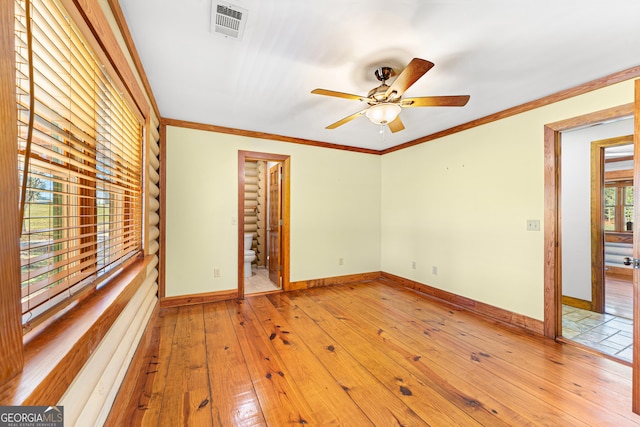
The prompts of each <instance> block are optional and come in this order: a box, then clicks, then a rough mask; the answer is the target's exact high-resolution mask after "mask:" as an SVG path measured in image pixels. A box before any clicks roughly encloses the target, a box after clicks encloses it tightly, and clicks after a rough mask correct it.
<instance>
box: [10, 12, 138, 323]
mask: <svg viewBox="0 0 640 427" xmlns="http://www.w3.org/2000/svg"><path fill="white" fill-rule="evenodd" d="M29 5H30V9H29V11H27V8H28V7H29ZM29 16H30V19H28V17H29ZM15 17H16V23H15V25H16V86H17V108H18V141H17V153H18V174H19V179H20V182H21V183H24V184H26V185H24V186H23V188H21V191H22V196H21V211H23V212H24V213H23V223H22V234H21V238H20V250H21V252H20V258H21V271H22V279H21V280H22V313H23V325H24V326H25V328H28V327H29V326H30V324H32V323H34V319H36V318H38V317H39V316H41V315H43V314H45V313H51V312H52V311H55V310H56V308H58V307H61V306H62V305H64V304H66V303H67V302H68V301H71V300H73V299H74V297H75V296H77V295H79V294H81V293H84V292H85V291H87V290H91V289H93V288H94V287H95V286H96V283H98V282H99V280H101V279H102V278H104V277H107V273H109V272H110V271H114V270H116V269H117V267H118V266H121V265H122V263H123V262H124V261H126V260H128V259H130V258H132V257H134V256H135V255H136V254H138V253H139V252H140V250H141V242H142V125H141V123H140V120H138V118H137V117H136V115H135V114H134V112H133V111H132V110H131V108H129V106H128V104H127V102H126V101H125V99H124V98H123V96H122V95H121V94H120V93H119V91H118V89H117V88H116V86H115V85H114V83H113V82H112V81H111V79H110V78H109V76H108V75H107V74H106V73H105V72H104V69H103V67H102V66H101V65H100V64H99V63H98V61H97V60H96V58H95V56H94V54H93V53H92V51H91V50H90V48H89V47H88V46H89V44H88V43H87V42H86V41H85V40H84V38H83V37H82V36H81V34H80V32H79V30H78V29H77V28H76V27H75V26H74V25H73V23H71V21H70V20H69V19H68V14H67V13H66V12H65V11H64V10H63V8H62V6H61V5H60V4H59V3H58V2H57V1H56V0H31V1H28V0H17V1H16V14H15ZM29 23H30V25H28V24H29ZM29 27H30V28H29ZM25 174H26V176H25ZM43 317H44V316H43Z"/></svg>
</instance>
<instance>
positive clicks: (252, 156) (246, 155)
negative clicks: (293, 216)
mask: <svg viewBox="0 0 640 427" xmlns="http://www.w3.org/2000/svg"><path fill="white" fill-rule="evenodd" d="M246 160H263V161H267V162H269V161H273V162H279V163H282V230H281V236H280V240H281V247H282V251H281V257H282V290H285V291H286V290H288V289H289V283H290V278H289V265H290V262H289V253H290V250H289V240H290V224H291V221H290V189H291V157H290V156H288V155H283V154H271V153H261V152H256V151H242V150H238V299H244V182H245V178H244V173H245V171H244V162H245V161H246Z"/></svg>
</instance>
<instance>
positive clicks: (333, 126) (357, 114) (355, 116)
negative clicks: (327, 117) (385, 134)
mask: <svg viewBox="0 0 640 427" xmlns="http://www.w3.org/2000/svg"><path fill="white" fill-rule="evenodd" d="M365 111H367V109H366V108H365V109H364V110H362V111H358V112H357V113H354V114H352V115H350V116H347V117H345V118H344V119H341V120H338V121H337V122H335V123H332V124H330V125H329V126H327V127H326V128H325V129H335V128H337V127H338V126H342V125H343V124H345V123H348V122H350V121H351V120H353V119H357V118H358V117H360V116H362V115H364V113H365Z"/></svg>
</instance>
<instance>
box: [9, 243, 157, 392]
mask: <svg viewBox="0 0 640 427" xmlns="http://www.w3.org/2000/svg"><path fill="white" fill-rule="evenodd" d="M153 258H154V256H152V255H149V256H146V257H142V256H140V257H137V258H135V259H133V260H131V261H130V263H129V265H127V266H126V267H124V268H123V269H122V271H121V272H120V273H119V274H117V275H115V276H114V277H113V278H111V280H109V282H108V283H107V284H105V285H103V286H102V287H101V288H100V289H98V290H96V291H95V292H93V293H91V294H90V295H88V296H87V298H86V299H84V300H83V301H82V304H76V305H75V306H73V307H72V308H70V309H69V310H68V311H67V312H66V313H64V315H63V316H59V317H58V318H57V319H55V320H51V321H50V323H48V324H46V325H45V324H43V325H41V327H39V328H38V329H36V330H34V331H32V332H30V333H29V334H27V335H25V345H24V369H23V371H22V373H20V374H19V375H17V376H16V377H14V378H13V379H11V380H10V381H8V382H7V383H6V384H4V385H3V386H2V387H1V388H0V405H43V404H51V405H53V404H55V403H56V402H58V401H59V400H60V398H61V397H62V396H63V395H64V393H65V391H66V390H67V388H68V387H69V385H71V383H72V382H73V380H74V379H75V377H76V376H77V375H78V373H79V372H80V370H81V369H82V368H83V366H84V365H85V363H86V362H87V361H88V360H89V358H90V357H91V355H92V354H93V352H94V351H95V350H96V348H97V347H98V345H99V344H100V342H101V341H102V339H103V338H104V336H105V335H106V334H107V332H108V331H109V329H110V328H111V326H112V325H113V323H114V322H115V321H116V319H117V318H118V316H119V315H120V313H122V310H124V308H125V307H126V305H127V304H128V302H129V300H130V299H131V298H132V297H133V296H134V295H135V293H136V292H137V291H138V289H139V288H140V286H141V285H142V283H143V282H144V280H145V279H146V277H147V268H148V265H149V263H150V262H151V261H152V260H153Z"/></svg>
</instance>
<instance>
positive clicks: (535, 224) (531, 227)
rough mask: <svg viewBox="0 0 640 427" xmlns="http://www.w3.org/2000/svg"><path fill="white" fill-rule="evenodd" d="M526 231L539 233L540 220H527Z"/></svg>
mask: <svg viewBox="0 0 640 427" xmlns="http://www.w3.org/2000/svg"><path fill="white" fill-rule="evenodd" d="M527 231H540V220H539V219H528V220H527Z"/></svg>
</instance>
